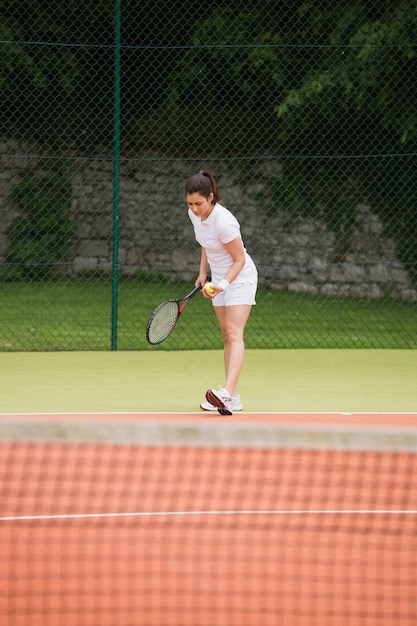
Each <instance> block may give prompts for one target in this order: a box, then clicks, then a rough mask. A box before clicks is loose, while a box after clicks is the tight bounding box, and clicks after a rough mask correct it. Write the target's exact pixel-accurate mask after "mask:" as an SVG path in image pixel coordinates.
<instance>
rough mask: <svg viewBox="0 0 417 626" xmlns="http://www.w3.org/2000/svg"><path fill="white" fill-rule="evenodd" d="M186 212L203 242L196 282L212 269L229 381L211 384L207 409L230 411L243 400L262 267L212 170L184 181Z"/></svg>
mask: <svg viewBox="0 0 417 626" xmlns="http://www.w3.org/2000/svg"><path fill="white" fill-rule="evenodd" d="M185 199H186V202H187V205H188V215H189V217H190V219H191V222H192V224H193V226H194V233H195V238H196V240H197V242H198V243H199V244H200V246H201V261H200V271H199V274H198V277H197V280H196V281H195V284H196V285H198V284H199V283H201V284H203V285H204V284H205V283H206V281H207V278H206V277H207V275H208V274H211V283H212V285H213V291H212V293H208V292H207V291H206V290H204V289H203V291H202V293H203V295H204V297H205V298H210V299H212V301H213V306H214V310H215V312H216V315H217V319H218V322H219V324H220V329H221V333H222V337H223V343H224V366H225V376H226V378H225V382H224V387H220V389H218V390H215V389H208V390H207V392H206V402H202V403H201V404H200V408H202V409H203V410H205V411H216V410H217V411H218V412H219V413H220V414H221V415H232V413H233V411H241V410H242V408H243V406H242V402H241V399H240V395H239V393H238V384H239V376H240V373H241V371H242V367H243V362H244V358H245V344H244V337H243V335H244V330H245V326H246V322H247V321H248V318H249V314H250V311H251V308H252V305H254V304H256V303H255V295H256V289H257V285H258V272H257V270H256V267H255V264H254V262H253V260H252V259H251V257H250V256H249V254H248V253H247V251H246V249H245V247H244V245H243V241H242V237H241V233H240V226H239V222H238V221H237V219H236V218H235V217H234V215H232V213H231V212H230V211H229V210H228V209H226V208H225V207H224V206H223V205H222V204H221V198H220V193H219V189H218V186H217V183H216V181H215V179H214V178H213V176H212V174H211V173H210V172H208V171H207V170H202V171H201V172H199V173H198V174H195V175H194V176H191V178H188V179H187V181H186V182H185Z"/></svg>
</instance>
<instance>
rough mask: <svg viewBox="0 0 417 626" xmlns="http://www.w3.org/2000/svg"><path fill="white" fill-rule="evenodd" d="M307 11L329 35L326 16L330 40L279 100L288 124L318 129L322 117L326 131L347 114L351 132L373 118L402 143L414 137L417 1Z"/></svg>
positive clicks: (416, 120) (280, 111)
mask: <svg viewBox="0 0 417 626" xmlns="http://www.w3.org/2000/svg"><path fill="white" fill-rule="evenodd" d="M306 4H307V3H306ZM305 16H306V17H308V16H309V17H310V19H311V21H312V23H313V24H316V25H317V24H318V23H320V26H319V30H320V32H321V33H322V34H323V33H325V32H326V29H325V27H324V22H323V20H324V21H327V24H328V26H327V32H328V35H327V41H326V45H324V46H323V47H322V48H321V50H320V55H317V56H316V57H315V58H314V60H313V62H312V59H311V58H308V59H306V61H307V62H306V63H305V70H304V71H303V72H302V74H303V78H302V80H301V81H300V83H299V85H297V86H295V87H294V88H292V89H290V90H289V91H288V92H287V93H286V95H285V97H284V98H283V100H282V101H281V102H279V103H277V105H276V111H277V113H278V116H279V117H280V118H281V119H282V120H283V123H284V124H285V126H286V128H287V129H291V128H295V127H299V126H300V125H302V126H303V127H304V128H308V127H310V128H311V127H312V126H313V125H314V126H315V131H316V132H317V131H318V122H319V121H320V119H321V125H322V128H323V129H325V128H329V125H333V126H334V125H341V124H342V125H343V119H344V118H346V116H348V117H349V120H350V124H351V130H353V127H352V123H353V124H356V125H360V124H361V121H363V120H365V121H367V122H369V120H370V119H373V120H374V124H378V125H380V126H381V127H382V128H383V129H385V130H388V129H389V130H393V132H394V133H395V135H396V137H397V141H399V142H400V141H401V142H405V141H407V140H408V139H410V138H415V137H416V136H417V115H416V109H415V100H416V78H417V65H416V51H415V42H416V36H417V11H416V8H415V3H413V2H410V1H409V0H400V1H399V2H382V3H380V6H379V11H375V10H374V9H373V8H372V7H369V8H368V7H367V4H366V3H365V2H360V1H358V2H355V3H354V4H353V5H352V4H350V5H348V6H346V4H345V3H343V6H342V4H341V3H336V4H334V3H333V6H330V7H327V9H326V8H324V7H323V4H320V5H317V4H315V3H314V4H313V3H310V4H309V6H308V8H306V11H305ZM318 16H320V18H321V21H320V20H319V19H318ZM405 76H407V80H406V81H405V80H404V77H405ZM371 131H373V128H371ZM367 136H368V137H369V134H368V133H367Z"/></svg>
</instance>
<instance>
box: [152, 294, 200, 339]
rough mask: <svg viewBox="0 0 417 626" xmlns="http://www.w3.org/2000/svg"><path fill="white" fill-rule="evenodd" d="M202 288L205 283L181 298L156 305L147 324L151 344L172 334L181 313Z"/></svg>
mask: <svg viewBox="0 0 417 626" xmlns="http://www.w3.org/2000/svg"><path fill="white" fill-rule="evenodd" d="M202 288H203V285H201V284H200V285H197V287H194V289H193V290H192V291H190V293H188V294H187V295H186V296H184V298H182V299H181V300H164V302H161V304H159V305H158V306H157V307H156V309H155V311H154V312H153V313H152V315H151V317H150V318H149V322H148V324H147V326H146V339H147V340H148V342H149V343H150V344H152V345H156V344H158V343H162V342H163V341H165V339H167V337H169V336H170V334H171V333H172V331H173V330H174V328H175V326H176V323H177V322H178V320H179V319H180V315H181V313H182V312H183V311H184V309H185V307H186V306H187V304H188V303H189V302H190V300H191V299H192V298H194V296H195V295H196V294H197V293H198V292H199V291H201V290H202Z"/></svg>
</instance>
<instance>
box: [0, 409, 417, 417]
mask: <svg viewBox="0 0 417 626" xmlns="http://www.w3.org/2000/svg"><path fill="white" fill-rule="evenodd" d="M54 415H56V416H61V415H62V416H71V415H77V416H84V415H85V416H90V417H91V416H94V415H96V416H98V417H100V416H101V415H107V416H110V415H122V416H123V415H130V416H135V415H137V416H140V415H199V416H200V417H207V414H206V412H204V411H42V412H36V413H29V412H23V413H14V412H12V411H9V412H6V413H0V418H1V417H10V416H16V417H27V416H29V417H30V416H34V417H42V416H48V417H51V416H54ZM235 415H348V416H355V415H416V416H417V412H416V411H337V410H335V411H239V412H238V413H235Z"/></svg>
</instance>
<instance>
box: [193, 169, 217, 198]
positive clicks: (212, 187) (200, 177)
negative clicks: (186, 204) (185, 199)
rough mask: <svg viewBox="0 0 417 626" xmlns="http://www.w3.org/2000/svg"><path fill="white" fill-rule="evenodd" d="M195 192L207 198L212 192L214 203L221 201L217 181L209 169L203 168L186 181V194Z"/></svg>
mask: <svg viewBox="0 0 417 626" xmlns="http://www.w3.org/2000/svg"><path fill="white" fill-rule="evenodd" d="M193 193H199V194H201V195H202V196H203V197H204V198H206V199H207V198H208V197H209V195H210V194H211V193H212V194H213V204H215V203H216V202H221V198H220V192H219V188H218V186H217V183H216V181H215V179H214V177H213V175H212V174H211V173H210V172H209V171H208V170H201V171H200V172H199V173H198V174H194V176H191V178H188V179H187V180H186V181H185V195H186V196H188V195H191V194H193Z"/></svg>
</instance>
